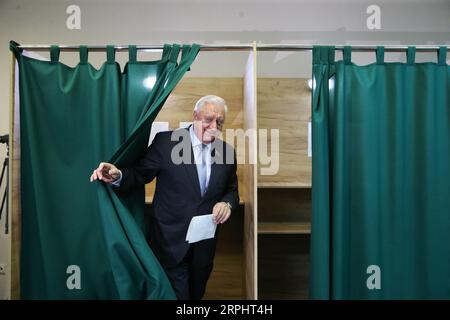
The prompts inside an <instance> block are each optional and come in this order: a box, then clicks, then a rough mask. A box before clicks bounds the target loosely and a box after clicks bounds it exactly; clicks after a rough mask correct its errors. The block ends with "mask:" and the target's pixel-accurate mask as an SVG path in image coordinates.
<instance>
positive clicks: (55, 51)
mask: <svg viewBox="0 0 450 320" xmlns="http://www.w3.org/2000/svg"><path fill="white" fill-rule="evenodd" d="M59 52H60V49H59V46H57V45H52V46H51V47H50V61H51V62H52V63H55V62H58V61H59Z"/></svg>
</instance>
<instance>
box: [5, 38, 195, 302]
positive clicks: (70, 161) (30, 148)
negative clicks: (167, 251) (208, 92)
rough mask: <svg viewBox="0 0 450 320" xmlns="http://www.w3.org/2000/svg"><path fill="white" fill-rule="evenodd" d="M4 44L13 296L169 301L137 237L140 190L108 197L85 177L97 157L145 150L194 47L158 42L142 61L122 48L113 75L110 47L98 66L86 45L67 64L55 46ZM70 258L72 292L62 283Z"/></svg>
mask: <svg viewBox="0 0 450 320" xmlns="http://www.w3.org/2000/svg"><path fill="white" fill-rule="evenodd" d="M10 49H11V50H12V51H13V52H14V54H15V56H16V58H17V60H18V64H19V86H20V112H21V113H20V119H21V128H20V129H21V132H20V134H21V206H22V243H21V244H22V248H21V279H20V283H21V296H22V298H24V299H175V294H174V292H173V289H172V288H171V286H170V284H169V282H168V279H167V277H166V275H165V273H164V271H163V269H162V267H161V266H160V264H159V263H158V261H157V260H156V258H155V256H154V255H153V253H152V251H151V249H150V248H149V247H148V245H147V243H146V239H145V234H144V232H143V231H144V228H143V215H144V206H145V204H144V201H145V200H144V187H142V188H140V189H139V190H136V191H135V192H134V193H132V194H129V195H127V196H120V197H118V195H116V193H115V192H114V191H113V190H112V189H111V187H110V186H108V185H106V184H104V183H103V182H98V181H97V182H95V183H91V182H90V181H89V177H90V175H91V173H92V171H93V170H94V169H95V168H96V167H97V166H98V164H99V162H101V161H109V162H112V163H115V164H116V165H117V166H119V167H122V166H127V165H130V164H132V163H133V162H134V161H135V160H136V159H138V158H139V157H140V156H141V155H142V154H143V153H144V152H145V150H146V148H147V145H148V140H149V134H150V129H151V124H152V122H153V120H154V119H155V117H156V115H157V114H158V112H159V110H160V109H161V107H162V106H163V104H164V102H165V100H166V99H167V97H168V95H169V94H170V92H171V91H172V90H173V89H174V87H175V86H176V84H177V83H178V82H179V81H180V80H181V78H182V77H183V75H184V74H185V72H186V71H188V69H189V67H190V65H191V64H192V62H193V61H194V60H195V58H196V56H197V54H198V51H199V46H198V45H192V46H187V45H186V46H183V47H182V48H180V46H178V45H165V46H164V50H163V54H162V58H161V60H158V61H151V62H142V61H137V59H136V47H135V46H129V61H128V63H127V65H126V67H125V69H124V72H123V73H121V71H120V66H119V65H118V63H116V62H115V56H114V55H115V52H114V47H113V46H108V47H107V61H106V62H105V63H104V64H103V65H102V66H101V67H100V69H98V70H97V69H95V68H94V67H93V66H92V65H91V64H89V63H88V50H87V47H86V46H80V62H79V63H78V64H77V66H76V67H75V68H71V67H68V66H67V65H65V64H63V63H61V62H59V51H60V50H59V48H58V47H57V46H52V48H51V52H50V56H51V61H39V60H36V59H32V58H29V57H27V56H25V55H23V54H22V51H21V50H20V49H19V48H18V45H17V43H15V42H11V44H10ZM180 51H181V53H182V54H181V58H179V57H178V56H179V52H180ZM178 61H179V62H178ZM144 81H145V83H146V84H150V88H149V87H147V86H144V85H143V84H144ZM152 84H153V86H151V85H152ZM73 265H74V266H77V267H79V271H80V273H79V274H80V275H81V277H80V280H81V281H80V284H81V288H80V289H77V288H75V289H73V288H72V287H73V284H74V283H76V282H75V280H74V278H71V276H73V275H75V273H74V272H73V271H72V270H71V269H70V268H69V270H68V267H69V266H73ZM67 282H69V284H72V286H70V285H69V287H70V288H72V289H69V287H68V286H67Z"/></svg>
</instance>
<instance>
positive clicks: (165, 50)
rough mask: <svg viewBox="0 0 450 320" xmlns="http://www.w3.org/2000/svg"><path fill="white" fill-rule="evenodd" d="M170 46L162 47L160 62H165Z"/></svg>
mask: <svg viewBox="0 0 450 320" xmlns="http://www.w3.org/2000/svg"><path fill="white" fill-rule="evenodd" d="M170 49H171V47H170V44H167V43H165V44H164V47H163V52H162V56H161V60H165V59H166V58H167V57H168V56H169V54H170Z"/></svg>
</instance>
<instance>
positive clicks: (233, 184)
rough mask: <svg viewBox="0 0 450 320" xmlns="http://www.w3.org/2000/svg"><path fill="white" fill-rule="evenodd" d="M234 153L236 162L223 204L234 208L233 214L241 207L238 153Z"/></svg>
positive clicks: (229, 178)
mask: <svg viewBox="0 0 450 320" xmlns="http://www.w3.org/2000/svg"><path fill="white" fill-rule="evenodd" d="M233 153H234V162H233V170H232V174H231V175H230V176H229V177H228V181H227V188H226V192H225V194H224V196H223V197H222V202H228V203H230V204H231V206H232V212H234V211H235V210H236V209H237V207H238V205H239V191H238V178H237V174H236V171H237V162H236V152H235V150H233Z"/></svg>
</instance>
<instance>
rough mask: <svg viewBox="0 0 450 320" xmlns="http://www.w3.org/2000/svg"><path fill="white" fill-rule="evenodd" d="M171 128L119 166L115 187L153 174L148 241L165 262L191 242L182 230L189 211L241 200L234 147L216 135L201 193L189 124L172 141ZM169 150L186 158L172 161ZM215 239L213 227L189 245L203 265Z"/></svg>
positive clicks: (183, 251)
mask: <svg viewBox="0 0 450 320" xmlns="http://www.w3.org/2000/svg"><path fill="white" fill-rule="evenodd" d="M172 132H173V131H167V132H160V133H158V134H157V135H156V136H155V139H154V140H153V143H152V144H151V145H150V146H149V147H148V148H147V150H146V153H145V154H144V156H143V157H141V159H140V160H139V161H138V162H137V163H136V164H135V165H134V166H133V167H129V168H123V169H121V170H122V181H121V185H120V187H119V188H117V189H116V190H117V192H119V193H122V192H127V191H128V190H130V189H132V188H134V187H136V186H140V185H143V184H146V183H149V182H150V181H152V180H153V179H154V178H155V177H157V180H156V190H155V195H154V198H153V204H152V205H153V217H151V219H150V220H151V223H150V230H149V242H150V246H151V248H152V249H153V251H154V253H155V255H156V256H157V258H158V260H159V261H160V263H161V264H162V265H163V266H165V267H173V266H175V265H177V264H178V263H179V262H180V261H181V260H182V259H183V257H184V256H185V255H186V253H187V251H188V249H189V247H190V244H189V243H188V242H187V241H186V233H187V230H188V227H189V223H190V221H191V218H192V217H193V216H197V215H204V214H211V213H212V209H213V207H214V205H215V204H216V203H217V202H221V201H224V202H229V203H230V204H231V206H232V207H233V211H235V209H236V208H237V206H238V204H239V196H238V181H237V176H236V168H237V165H236V154H235V151H234V149H233V148H232V147H231V146H230V145H229V144H227V143H225V142H224V141H222V140H219V139H216V140H215V141H214V142H213V143H212V148H211V150H212V152H211V153H212V159H213V163H212V164H211V175H210V180H209V183H208V188H207V190H206V192H205V194H204V196H203V197H201V193H200V184H199V182H198V174H197V167H196V165H195V162H194V153H193V150H192V144H191V139H190V135H189V130H188V129H179V130H176V131H175V133H178V135H180V134H181V136H180V137H179V138H178V139H176V140H175V141H171V137H172ZM185 151H187V153H189V152H190V155H189V154H186V152H185ZM172 153H174V154H176V155H180V156H182V157H184V160H185V161H183V162H182V163H181V164H177V163H174V162H173V161H172V158H171V156H172ZM189 156H190V158H189ZM230 159H231V161H230ZM225 160H228V161H225ZM214 161H215V162H214ZM230 162H232V163H230ZM216 240H217V232H216V237H215V238H213V239H208V240H203V241H200V242H197V243H195V245H194V246H193V247H192V249H193V251H192V254H193V256H192V257H193V260H192V261H193V265H194V266H197V267H202V266H207V265H209V264H211V263H212V262H213V259H214V253H215V248H216Z"/></svg>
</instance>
